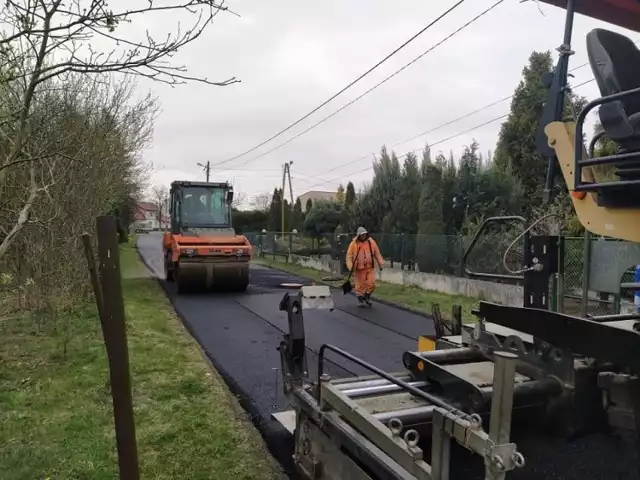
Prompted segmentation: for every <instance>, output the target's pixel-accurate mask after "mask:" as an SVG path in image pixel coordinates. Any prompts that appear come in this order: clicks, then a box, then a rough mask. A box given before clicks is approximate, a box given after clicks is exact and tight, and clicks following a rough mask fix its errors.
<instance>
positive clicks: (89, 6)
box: [0, 0, 238, 259]
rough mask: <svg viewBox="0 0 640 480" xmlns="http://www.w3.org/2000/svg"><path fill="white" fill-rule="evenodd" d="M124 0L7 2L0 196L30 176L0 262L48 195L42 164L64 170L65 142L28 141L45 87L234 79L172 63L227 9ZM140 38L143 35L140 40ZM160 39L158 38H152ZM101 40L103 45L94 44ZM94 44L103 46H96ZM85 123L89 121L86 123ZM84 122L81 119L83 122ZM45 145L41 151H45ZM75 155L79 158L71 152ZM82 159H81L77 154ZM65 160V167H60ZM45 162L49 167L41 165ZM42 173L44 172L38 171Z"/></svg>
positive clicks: (2, 18)
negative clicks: (113, 4) (77, 79)
mask: <svg viewBox="0 0 640 480" xmlns="http://www.w3.org/2000/svg"><path fill="white" fill-rule="evenodd" d="M133 4H134V2H132V1H130V0H128V1H126V2H124V1H122V2H121V5H129V8H124V6H123V7H122V8H121V9H120V10H117V11H114V10H113V9H112V8H110V7H109V5H108V2H107V0H65V1H63V0H5V1H4V2H3V7H2V10H1V11H0V80H1V82H0V86H1V88H2V90H3V91H2V92H0V97H2V100H3V104H2V105H0V136H1V137H2V140H3V141H2V143H3V145H2V146H1V147H0V198H4V197H6V196H7V192H6V189H8V188H10V186H9V185H8V183H7V178H8V174H9V170H11V169H16V168H18V169H21V170H23V171H24V173H25V174H26V175H27V177H28V182H27V189H26V194H25V195H24V196H23V201H22V205H21V206H20V208H19V209H17V210H16V211H15V218H14V220H13V222H12V223H13V224H12V225H11V226H10V227H8V228H4V229H3V231H1V232H0V235H1V236H0V259H2V258H3V257H4V255H5V254H6V253H7V251H8V249H9V247H10V246H11V245H12V243H13V242H14V241H15V240H16V238H17V237H18V235H19V234H20V233H21V232H22V231H23V230H24V229H25V228H26V227H27V226H28V225H29V224H30V221H31V220H32V210H33V208H34V205H35V203H36V201H37V199H38V198H39V197H41V196H43V195H44V196H47V195H48V191H49V189H50V188H51V187H52V185H53V183H55V182H56V178H55V174H54V172H53V171H48V172H47V171H46V170H47V169H50V164H46V163H47V162H45V161H46V160H48V159H49V158H50V157H52V156H54V155H56V156H57V157H58V159H59V160H60V162H59V164H58V167H60V163H61V164H63V165H66V163H68V162H70V161H74V159H72V158H65V157H64V155H63V154H62V153H61V152H62V151H63V150H64V148H62V146H63V145H64V144H65V142H68V141H69V140H70V139H71V137H72V136H73V135H74V133H73V132H69V130H68V129H67V133H69V134H70V137H69V138H66V139H64V138H57V139H56V140H55V141H54V145H53V146H54V147H56V148H55V149H54V150H56V151H55V152H52V149H51V148H50V147H51V145H43V144H42V143H37V142H34V141H30V140H29V137H30V136H31V135H32V134H33V132H36V130H34V128H32V127H33V113H34V107H35V106H36V103H37V97H38V95H43V94H44V93H46V89H49V90H56V89H61V88H63V86H62V85H61V82H62V83H64V82H66V81H67V79H68V78H69V75H73V74H81V75H84V76H87V75H88V76H91V77H93V78H95V79H99V80H100V81H103V82H104V81H106V79H105V77H104V74H110V73H113V72H120V73H125V74H132V75H137V76H142V77H146V78H149V79H152V80H155V81H159V82H164V83H167V84H170V85H177V84H181V83H185V82H187V81H190V80H193V81H198V82H202V83H207V84H210V85H217V86H226V85H230V84H233V83H236V82H238V80H236V79H235V78H229V79H227V80H223V81H213V80H209V79H207V78H198V77H195V76H190V75H188V73H187V71H186V68H185V67H184V66H179V65H172V64H171V63H170V59H171V57H172V56H173V55H174V54H175V53H176V52H177V51H178V50H179V49H180V48H182V47H184V46H185V45H187V44H189V43H191V42H192V41H194V40H196V39H197V38H198V37H199V36H200V35H201V34H202V33H203V31H204V30H205V29H206V28H207V26H209V25H210V24H211V22H212V21H213V19H214V17H215V16H216V15H217V14H218V13H220V12H222V11H228V9H227V7H226V6H224V5H223V4H222V3H217V2H216V1H215V0H168V1H167V2H163V3H162V4H158V3H155V2H153V1H152V0H148V1H147V2H135V7H134V6H132V5H133ZM154 12H155V13H164V14H168V15H170V16H172V18H174V19H175V18H177V17H178V18H179V17H181V16H185V17H188V18H189V20H191V23H190V26H189V27H188V28H186V29H184V30H183V29H181V28H180V24H179V23H178V21H177V20H176V27H175V31H174V32H167V33H165V34H163V35H162V36H161V37H160V36H157V37H155V36H154V35H153V34H152V33H150V32H149V31H146V32H145V35H142V37H143V39H142V40H141V39H139V38H136V36H135V31H133V30H132V29H130V28H123V24H130V23H134V22H140V25H142V24H143V22H144V17H145V16H148V14H150V13H154ZM138 37H140V35H139V36H138ZM156 38H161V39H156ZM96 40H99V41H100V42H96ZM98 43H102V44H103V45H104V46H105V47H104V48H98ZM84 120H85V121H86V119H84ZM80 123H82V121H80ZM45 147H46V148H45ZM76 153H80V152H76ZM80 156H82V155H81V154H80ZM65 162H66V163H65ZM45 164H46V165H45ZM43 169H44V170H45V172H44V173H43V172H42V171H41V170H43Z"/></svg>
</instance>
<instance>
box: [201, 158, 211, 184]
mask: <svg viewBox="0 0 640 480" xmlns="http://www.w3.org/2000/svg"><path fill="white" fill-rule="evenodd" d="M198 165H200V166H201V167H202V168H203V169H204V171H205V172H207V183H209V173H211V162H210V161H209V160H207V164H206V165H203V164H201V163H198Z"/></svg>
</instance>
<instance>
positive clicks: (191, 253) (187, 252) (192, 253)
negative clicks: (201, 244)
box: [184, 248, 197, 257]
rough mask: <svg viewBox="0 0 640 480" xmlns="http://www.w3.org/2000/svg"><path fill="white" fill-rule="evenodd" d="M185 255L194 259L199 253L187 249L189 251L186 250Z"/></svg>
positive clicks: (193, 249)
mask: <svg viewBox="0 0 640 480" xmlns="http://www.w3.org/2000/svg"><path fill="white" fill-rule="evenodd" d="M184 253H185V255H187V256H188V257H193V256H194V255H195V254H196V253H197V252H196V249H195V248H187V249H185V251H184Z"/></svg>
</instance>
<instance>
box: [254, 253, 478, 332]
mask: <svg viewBox="0 0 640 480" xmlns="http://www.w3.org/2000/svg"><path fill="white" fill-rule="evenodd" d="M253 261H254V263H258V264H262V265H265V266H269V267H274V268H278V269H280V270H284V271H287V272H289V273H292V274H294V275H298V276H300V277H304V278H309V279H311V280H316V281H318V282H322V281H323V278H327V277H330V276H331V275H330V274H329V273H328V272H324V271H320V270H315V269H313V268H307V267H302V266H300V265H295V264H292V263H286V262H285V259H284V257H282V259H280V258H277V259H276V260H273V259H271V258H256V259H254V260H253ZM343 282H344V279H342V280H340V281H324V283H328V284H330V285H333V286H336V287H337V286H339V285H341V284H342V283H343ZM374 296H375V297H378V298H380V299H382V300H386V301H389V302H393V303H395V304H397V305H401V306H404V307H408V308H411V309H413V310H417V311H419V312H423V313H426V314H428V315H431V305H432V304H434V303H437V304H439V305H440V311H441V312H442V315H443V316H444V317H445V318H451V311H452V309H453V305H460V306H461V307H462V321H463V322H465V323H470V322H475V321H476V320H477V319H476V317H475V315H473V314H472V313H471V310H472V309H475V308H477V306H478V302H479V301H480V299H477V298H470V297H466V296H464V295H450V294H446V293H440V292H433V291H429V290H423V289H421V288H418V287H413V286H407V285H396V284H394V283H387V282H381V281H378V282H377V283H376V291H375V293H374Z"/></svg>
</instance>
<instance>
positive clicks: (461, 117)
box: [297, 62, 594, 179]
mask: <svg viewBox="0 0 640 480" xmlns="http://www.w3.org/2000/svg"><path fill="white" fill-rule="evenodd" d="M587 65H589V62H585V63H582V64H580V65H578V66H577V67H574V68H573V69H571V70H570V71H569V72H575V71H576V70H579V69H581V68H583V67H585V66H587ZM592 81H594V79H591V80H588V81H586V82H583V83H581V84H578V85H576V86H574V87H573V88H578V87H581V86H582V85H584V84H586V83H590V82H592ZM511 98H513V95H509V96H507V97H504V98H501V99H500V100H495V101H493V102H491V103H488V104H486V105H484V106H482V107H480V108H477V109H475V110H473V111H471V112H468V113H466V114H464V115H461V116H459V117H457V118H454V119H453V120H449V121H447V122H445V123H441V124H439V125H436V126H435V127H433V128H430V129H429V130H426V131H424V132H422V133H419V134H417V135H414V136H412V137H409V138H407V139H405V140H402V141H400V142H396V143H394V144H392V145H391V146H390V147H389V148H394V147H397V146H398V145H402V144H404V143H408V142H411V141H413V140H416V139H417V138H420V137H422V136H424V135H428V134H429V133H433V132H435V131H438V130H440V129H441V128H444V127H448V126H449V125H452V124H454V123H457V122H459V121H460V120H465V119H467V118H469V117H471V116H473V115H475V114H476V113H480V112H482V111H484V110H487V109H489V108H491V107H494V106H496V105H499V104H500V103H502V102H506V101H507V100H510V99H511ZM463 133H466V132H463ZM438 143H441V142H438ZM434 145H435V144H434ZM430 146H433V145H430ZM369 156H370V154H367V155H364V156H362V157H359V158H357V159H355V160H352V161H351V162H349V163H346V164H341V165H337V166H336V167H333V168H330V169H328V170H324V171H322V172H320V173H318V174H317V175H306V176H309V177H313V178H318V179H319V175H324V174H326V173H330V172H334V171H336V170H341V169H343V168H345V167H346V166H348V165H351V164H353V163H358V162H360V161H362V160H366V159H367V158H369ZM400 158H402V157H400ZM297 173H299V174H301V175H305V174H304V173H302V172H297Z"/></svg>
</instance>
